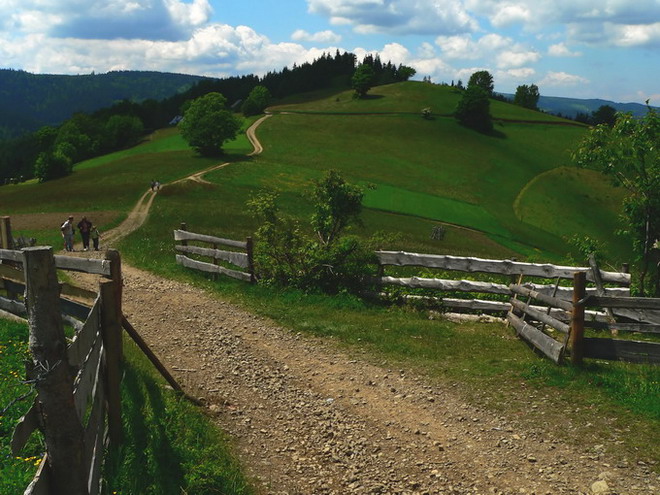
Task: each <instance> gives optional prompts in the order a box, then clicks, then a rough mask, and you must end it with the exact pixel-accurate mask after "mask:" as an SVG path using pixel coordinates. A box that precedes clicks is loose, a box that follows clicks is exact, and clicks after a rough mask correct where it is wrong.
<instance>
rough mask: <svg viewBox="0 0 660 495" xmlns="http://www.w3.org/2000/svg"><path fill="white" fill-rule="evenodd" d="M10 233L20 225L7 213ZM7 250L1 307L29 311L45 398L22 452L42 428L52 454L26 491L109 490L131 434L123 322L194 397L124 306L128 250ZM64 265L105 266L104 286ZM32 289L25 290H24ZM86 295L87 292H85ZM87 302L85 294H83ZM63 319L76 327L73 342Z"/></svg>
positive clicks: (20, 436) (28, 424)
mask: <svg viewBox="0 0 660 495" xmlns="http://www.w3.org/2000/svg"><path fill="white" fill-rule="evenodd" d="M0 220H1V222H0V225H4V226H5V227H4V228H3V230H2V232H3V233H4V232H9V233H10V232H11V230H10V229H11V226H10V223H9V217H1V218H0ZM9 239H11V235H7V236H6V237H5V236H4V234H3V238H2V242H3V244H2V246H3V249H0V291H4V293H5V294H6V296H2V295H0V310H2V311H5V312H9V313H11V314H14V315H17V316H21V317H27V318H28V321H29V324H30V351H31V354H32V357H33V366H32V372H31V373H30V375H31V376H29V377H28V378H29V383H32V384H34V387H35V389H36V391H37V397H36V399H35V400H34V403H33V404H32V406H31V408H30V409H29V410H28V412H27V413H26V414H25V415H24V416H23V417H22V418H21V419H20V421H19V423H18V425H17V426H16V428H15V430H14V434H13V436H12V440H11V448H12V452H13V453H14V455H17V454H18V453H19V451H20V450H21V449H22V448H23V447H24V446H25V444H26V442H27V441H28V439H29V438H30V436H31V434H32V433H33V432H34V431H35V430H40V431H41V432H42V433H43V435H44V439H45V443H46V451H47V453H46V455H45V456H44V458H43V459H42V462H41V463H40V465H39V470H38V472H37V475H36V476H35V478H34V479H33V481H32V482H31V483H30V485H29V486H28V488H27V489H26V490H25V494H28V495H35V494H43V495H53V494H61V493H66V494H71V495H78V494H84V495H88V494H90V495H92V494H96V493H100V483H101V468H102V463H103V454H104V450H105V447H106V446H107V445H108V443H110V444H115V445H116V444H118V443H120V441H121V436H122V431H121V401H120V390H119V387H120V382H121V369H120V366H121V361H122V359H123V351H122V332H121V331H122V328H123V329H124V330H126V333H127V334H128V335H129V336H130V337H131V338H132V339H133V340H134V341H135V343H136V344H137V345H138V347H139V348H140V349H141V350H142V352H143V353H144V354H145V355H146V356H147V358H148V359H149V360H150V361H151V362H152V364H153V365H154V366H155V367H156V369H157V370H158V371H159V372H160V373H161V375H162V376H163V377H164V378H165V380H167V382H168V383H169V384H170V385H171V386H172V388H173V389H174V390H175V391H177V392H179V393H181V394H182V395H183V396H184V397H185V398H187V399H189V400H192V401H193V402H195V403H198V402H197V401H196V400H194V399H192V398H191V397H189V396H187V395H186V394H185V393H184V392H183V391H182V389H181V387H180V386H179V384H178V383H177V382H176V380H175V379H174V378H173V377H172V375H170V373H169V372H168V371H167V369H166V368H165V367H164V366H163V365H162V363H161V362H160V361H159V359H158V358H157V357H156V355H155V354H154V353H153V352H152V351H151V349H149V347H148V346H147V344H146V342H145V341H144V340H143V339H142V338H141V337H140V335H139V334H138V332H137V331H136V330H135V328H133V326H132V325H131V324H130V323H129V322H128V321H127V320H126V318H125V317H124V316H123V313H122V274H121V259H120V256H119V253H118V252H117V251H114V250H110V251H108V252H107V253H106V256H105V259H101V260H100V259H84V258H76V257H71V256H54V255H53V253H52V248H50V247H39V248H26V249H23V250H21V251H16V250H12V249H4V247H11V241H10V240H9ZM56 269H61V270H70V271H78V272H84V273H91V274H96V275H101V276H102V277H104V278H105V280H102V281H100V283H99V290H98V293H97V292H94V291H88V290H85V289H81V288H78V287H75V286H72V285H70V284H66V283H59V282H58V280H57V274H56ZM23 294H24V297H21V296H23ZM76 299H77V300H76ZM81 300H83V301H85V302H84V303H82V302H79V301H81ZM63 324H66V325H69V326H71V327H73V328H74V329H75V336H74V337H73V339H72V340H71V342H69V343H67V342H66V340H65V337H64V331H63Z"/></svg>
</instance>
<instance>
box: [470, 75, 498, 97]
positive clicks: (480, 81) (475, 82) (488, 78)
mask: <svg viewBox="0 0 660 495" xmlns="http://www.w3.org/2000/svg"><path fill="white" fill-rule="evenodd" d="M470 86H478V87H480V88H481V89H483V90H484V91H485V92H486V94H487V95H488V97H489V98H490V97H491V96H493V90H494V89H495V85H494V83H493V76H492V75H491V73H490V72H488V71H487V70H480V71H477V72H475V73H474V74H472V75H471V76H470V80H469V81H468V88H469V87H470Z"/></svg>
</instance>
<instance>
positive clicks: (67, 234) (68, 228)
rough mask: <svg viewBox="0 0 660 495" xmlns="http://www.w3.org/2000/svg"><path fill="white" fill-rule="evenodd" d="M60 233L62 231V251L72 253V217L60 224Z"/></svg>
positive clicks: (73, 230)
mask: <svg viewBox="0 0 660 495" xmlns="http://www.w3.org/2000/svg"><path fill="white" fill-rule="evenodd" d="M60 231H62V237H63V238H64V249H66V250H67V251H73V234H74V232H75V229H74V228H73V216H69V218H68V219H67V220H66V221H65V222H64V223H63V224H62V226H61V227H60Z"/></svg>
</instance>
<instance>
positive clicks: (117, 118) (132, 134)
mask: <svg viewBox="0 0 660 495" xmlns="http://www.w3.org/2000/svg"><path fill="white" fill-rule="evenodd" d="M143 134H144V125H143V124H142V121H141V120H140V119H139V118H138V117H135V116H132V115H113V116H112V117H110V118H109V119H108V121H107V122H106V123H105V126H104V133H103V148H104V149H106V150H117V149H124V148H129V147H131V146H135V145H136V144H137V143H138V142H139V140H140V138H141V137H142V135H143Z"/></svg>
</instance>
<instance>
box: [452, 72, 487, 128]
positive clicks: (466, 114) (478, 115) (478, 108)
mask: <svg viewBox="0 0 660 495" xmlns="http://www.w3.org/2000/svg"><path fill="white" fill-rule="evenodd" d="M482 72H486V71H482ZM476 74H479V73H478V72H475V74H473V75H472V77H470V82H471V83H470V84H469V85H468V87H467V89H466V90H465V91H464V92H463V96H462V97H461V100H460V101H459V102H458V105H457V106H456V111H455V112H454V116H455V117H456V119H457V120H458V121H459V122H460V123H461V124H463V125H464V126H466V127H470V128H471V129H475V130H477V131H479V132H490V131H492V130H493V119H492V117H491V116H490V100H489V99H488V91H487V90H486V89H484V88H483V87H482V85H481V84H479V83H478V81H479V82H483V81H484V80H485V78H484V76H478V77H476V78H475V77H474V76H475V75H476ZM473 79H474V81H473ZM491 80H492V78H491Z"/></svg>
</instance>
